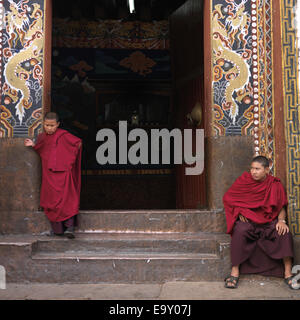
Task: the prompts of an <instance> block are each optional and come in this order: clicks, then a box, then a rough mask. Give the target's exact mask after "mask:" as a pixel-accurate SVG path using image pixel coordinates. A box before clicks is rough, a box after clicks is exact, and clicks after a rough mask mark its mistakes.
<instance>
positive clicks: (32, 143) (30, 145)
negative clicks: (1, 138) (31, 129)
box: [24, 139, 35, 147]
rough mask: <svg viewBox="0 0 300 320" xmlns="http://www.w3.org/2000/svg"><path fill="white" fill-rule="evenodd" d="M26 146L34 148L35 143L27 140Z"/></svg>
mask: <svg viewBox="0 0 300 320" xmlns="http://www.w3.org/2000/svg"><path fill="white" fill-rule="evenodd" d="M24 146H25V147H34V146H35V144H34V142H33V141H32V140H31V139H25V140H24Z"/></svg>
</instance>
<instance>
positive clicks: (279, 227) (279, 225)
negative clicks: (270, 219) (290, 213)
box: [276, 208, 289, 235]
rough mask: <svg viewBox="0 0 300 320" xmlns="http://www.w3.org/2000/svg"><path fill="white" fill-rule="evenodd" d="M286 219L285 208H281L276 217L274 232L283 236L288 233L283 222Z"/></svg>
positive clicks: (287, 228)
mask: <svg viewBox="0 0 300 320" xmlns="http://www.w3.org/2000/svg"><path fill="white" fill-rule="evenodd" d="M285 218H286V211H285V208H282V209H281V210H280V212H279V215H278V222H277V223H276V230H277V232H278V234H279V235H284V234H285V233H288V232H289V227H288V226H287V224H286V221H285Z"/></svg>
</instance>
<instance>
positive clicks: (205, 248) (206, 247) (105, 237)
mask: <svg viewBox="0 0 300 320" xmlns="http://www.w3.org/2000/svg"><path fill="white" fill-rule="evenodd" d="M218 249H219V247H218V241H217V237H216V236H215V235H212V234H207V233H193V234H191V233H182V234H179V233H164V234H163V233H159V234H157V233H76V238H75V239H73V240H72V241H70V240H69V239H67V238H61V237H47V239H43V240H41V239H38V240H37V241H35V242H34V243H33V245H32V253H33V254H34V255H35V254H38V253H40V252H48V253H62V252H64V253H67V254H71V255H72V254H73V253H74V254H77V252H80V253H84V252H91V253H94V254H95V255H103V254H104V255H107V256H108V255H115V254H121V255H127V254H132V253H133V254H162V253H165V254H174V253H175V254H188V253H189V254H198V253H213V254H216V253H217V252H218Z"/></svg>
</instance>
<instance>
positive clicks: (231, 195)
mask: <svg viewBox="0 0 300 320" xmlns="http://www.w3.org/2000/svg"><path fill="white" fill-rule="evenodd" d="M223 203H224V208H225V214H226V221H227V233H229V234H231V233H232V228H233V226H234V222H235V221H236V219H237V218H238V216H239V215H240V214H241V215H242V216H244V217H246V218H247V219H249V220H251V221H253V222H255V223H257V224H264V223H268V222H271V221H273V220H274V219H275V218H276V217H277V216H278V214H279V212H280V210H281V209H282V208H283V207H284V206H286V205H287V203H288V202H287V197H286V193H285V190H284V188H283V185H282V183H281V182H280V180H279V179H278V178H275V177H273V176H271V175H267V177H266V179H265V180H263V181H256V180H254V179H253V178H252V176H251V174H250V173H249V172H244V173H243V174H242V175H241V176H240V177H239V178H237V179H236V181H235V182H234V183H233V185H232V186H231V187H230V188H229V189H228V191H227V192H226V193H225V194H224V197H223Z"/></svg>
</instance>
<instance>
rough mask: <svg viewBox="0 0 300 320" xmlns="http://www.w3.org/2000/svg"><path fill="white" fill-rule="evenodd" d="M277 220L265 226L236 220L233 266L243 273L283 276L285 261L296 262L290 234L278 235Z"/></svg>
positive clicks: (233, 235) (232, 239)
mask: <svg viewBox="0 0 300 320" xmlns="http://www.w3.org/2000/svg"><path fill="white" fill-rule="evenodd" d="M276 223H277V219H276V220H274V221H272V222H270V223H266V224H263V225H259V224H255V223H253V222H242V221H240V220H237V221H236V223H235V226H234V229H233V233H232V238H231V263H232V265H233V266H236V265H240V273H244V274H250V273H258V274H262V275H266V276H277V277H283V276H284V265H283V260H282V259H283V258H285V257H292V258H293V238H292V235H291V233H290V232H289V233H285V234H284V235H279V234H278V232H277V231H276V229H275V226H276Z"/></svg>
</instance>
